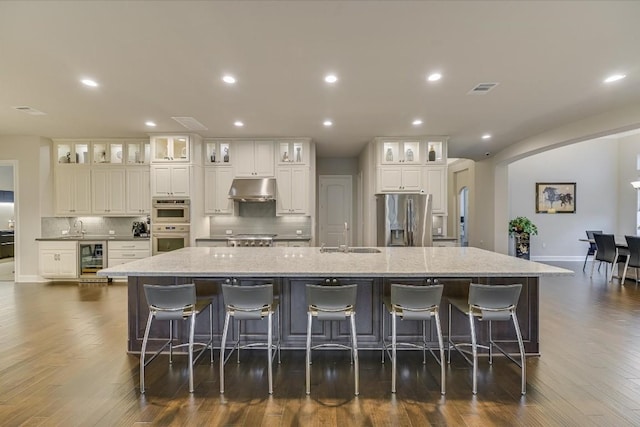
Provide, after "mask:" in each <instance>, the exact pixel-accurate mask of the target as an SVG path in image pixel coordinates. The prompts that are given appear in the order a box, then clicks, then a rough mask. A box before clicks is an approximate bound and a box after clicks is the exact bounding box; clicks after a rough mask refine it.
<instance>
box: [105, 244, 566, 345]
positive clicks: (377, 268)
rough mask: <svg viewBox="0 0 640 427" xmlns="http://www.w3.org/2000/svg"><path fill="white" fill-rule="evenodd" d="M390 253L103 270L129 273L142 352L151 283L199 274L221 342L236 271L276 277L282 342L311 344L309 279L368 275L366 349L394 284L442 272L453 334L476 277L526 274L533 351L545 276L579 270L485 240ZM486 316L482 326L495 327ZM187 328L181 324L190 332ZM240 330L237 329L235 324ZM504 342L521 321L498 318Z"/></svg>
mask: <svg viewBox="0 0 640 427" xmlns="http://www.w3.org/2000/svg"><path fill="white" fill-rule="evenodd" d="M378 249H379V250H380V253H373V254H369V253H367V254H360V253H349V254H345V253H328V254H327V253H320V251H319V248H193V247H191V248H184V249H180V250H178V251H174V252H169V253H166V254H162V255H157V256H153V257H150V258H146V259H143V260H138V261H134V262H131V263H128V264H123V265H119V266H116V267H112V268H109V269H105V270H102V271H100V272H99V273H98V274H99V275H108V274H113V275H115V274H117V275H127V276H129V283H128V286H129V291H128V295H129V301H128V313H129V339H128V351H129V352H134V353H135V352H139V351H140V348H141V343H142V337H143V334H144V327H145V322H146V319H147V315H148V309H147V303H146V300H145V297H144V292H143V284H145V283H151V284H162V285H174V284H181V283H191V282H193V283H195V284H196V289H197V292H198V295H199V296H200V297H203V298H212V300H213V310H214V313H213V315H214V334H215V335H216V336H217V340H216V338H215V337H214V343H215V344H216V345H219V342H220V336H221V331H222V325H223V319H224V305H223V299H222V294H221V286H220V285H221V284H222V283H224V282H225V281H227V280H234V279H235V280H236V281H237V283H239V284H240V285H252V284H259V283H273V284H274V291H275V294H276V295H277V297H278V299H279V303H280V308H279V310H280V316H281V331H282V337H281V338H282V339H281V343H282V348H284V349H303V348H304V347H305V337H306V319H307V317H306V310H307V307H306V302H305V285H306V284H308V283H315V284H318V283H325V281H326V279H330V280H331V281H332V282H333V280H334V279H336V280H337V283H340V284H352V283H356V284H358V300H357V307H356V312H357V314H356V326H357V333H358V346H359V348H361V349H380V348H381V347H382V338H383V334H384V335H385V338H388V336H389V327H388V326H389V324H390V322H389V319H385V323H386V324H385V330H384V332H383V312H384V311H383V304H382V298H383V295H385V294H387V293H388V292H389V289H390V284H391V283H405V284H426V283H427V280H428V279H438V281H439V283H442V284H444V295H443V299H442V302H441V306H440V313H441V316H442V328H443V333H444V334H445V336H446V335H448V334H449V330H448V318H449V315H448V303H447V298H448V297H454V296H455V297H466V296H467V294H468V287H469V283H471V282H474V283H482V284H489V285H501V284H513V283H522V285H523V289H522V294H521V296H520V301H519V303H518V309H517V313H518V318H519V321H520V327H521V329H522V335H523V338H524V341H525V349H526V352H527V353H528V354H531V355H536V354H539V353H540V347H539V335H538V331H539V328H538V323H539V322H538V321H539V319H538V313H539V307H538V302H539V298H538V292H539V287H538V285H539V280H541V278H542V279H544V276H555V275H570V274H573V273H572V272H571V271H569V270H565V269H562V268H558V267H553V266H549V265H545V264H540V263H536V262H531V261H525V260H521V259H517V258H514V257H509V256H506V255H501V254H497V253H494V252H489V251H485V250H482V249H477V248H457V247H455V248H454V247H451V248H446V247H440V248H378ZM207 317H208V316H202V318H201V319H199V321H198V323H197V325H196V336H197V337H199V338H201V339H202V340H204V338H205V336H207V335H208V319H207ZM452 320H453V322H452V331H451V334H452V337H453V338H454V339H455V340H468V339H469V324H468V319H467V318H465V317H464V316H463V315H461V314H459V313H456V312H454V318H453V319H452ZM162 323H164V322H158V323H157V324H154V326H153V329H152V331H151V337H152V339H151V341H150V344H149V345H150V348H151V349H153V348H154V347H156V346H157V345H158V344H159V343H160V341H161V340H163V339H166V338H167V337H168V328H167V326H166V325H163V324H162ZM262 323H265V322H261V323H251V322H247V323H246V325H243V327H242V330H241V335H242V337H245V338H247V339H260V338H262V337H259V336H258V335H259V334H262V333H264V332H265V330H264V329H265V328H266V324H265V325H263V324H262ZM485 323H486V322H481V324H480V325H479V326H480V328H485V327H486V325H485ZM398 327H399V330H398V337H399V340H421V339H422V329H421V325H420V324H419V323H418V322H399V324H398ZM427 328H428V329H429V330H427V333H426V336H427V340H428V341H431V342H433V343H435V342H436V341H437V337H436V334H435V331H434V327H433V325H429V323H427ZM185 332H186V329H185V328H184V327H183V326H178V334H179V335H180V336H182V337H183V338H184V335H185ZM313 333H314V343H318V344H319V343H321V342H323V341H328V340H331V341H336V340H337V341H343V342H344V343H345V344H346V343H348V340H349V330H348V326H347V324H346V323H344V324H341V323H338V322H326V323H324V324H314V330H313ZM230 334H231V335H232V336H231V337H230V339H235V337H236V334H237V331H236V330H235V328H234V330H233V331H230ZM487 334H488V330H487V329H480V330H479V338H480V339H482V340H484V339H486V338H487ZM493 336H494V339H495V340H496V341H502V342H503V346H504V347H505V348H506V349H508V350H509V351H514V352H515V351H516V350H517V344H516V343H515V342H514V340H515V332H514V331H513V329H512V325H510V324H508V323H507V322H497V323H496V324H494V326H493Z"/></svg>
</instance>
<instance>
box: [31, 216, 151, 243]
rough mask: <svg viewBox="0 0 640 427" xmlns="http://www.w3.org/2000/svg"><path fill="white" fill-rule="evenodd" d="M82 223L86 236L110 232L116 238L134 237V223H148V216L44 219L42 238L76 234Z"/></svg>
mask: <svg viewBox="0 0 640 427" xmlns="http://www.w3.org/2000/svg"><path fill="white" fill-rule="evenodd" d="M77 220H80V221H82V228H83V229H84V230H85V231H86V234H93V235H107V234H109V231H110V230H113V231H114V232H115V235H116V236H129V235H132V234H133V232H132V231H131V227H132V225H133V222H134V221H146V220H147V217H146V216H141V217H137V216H136V217H96V216H87V217H83V216H81V217H43V218H42V219H41V226H42V237H45V238H47V237H59V236H61V235H62V231H63V230H65V231H66V230H71V233H73V232H74V227H73V225H74V223H75V222H76V221H77Z"/></svg>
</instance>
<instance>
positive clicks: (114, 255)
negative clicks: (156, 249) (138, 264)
mask: <svg viewBox="0 0 640 427" xmlns="http://www.w3.org/2000/svg"><path fill="white" fill-rule="evenodd" d="M150 255H151V254H150V253H149V249H148V248H147V249H145V250H132V249H109V257H108V259H131V260H133V259H142V258H146V257H148V256H150Z"/></svg>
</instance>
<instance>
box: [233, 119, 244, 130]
mask: <svg viewBox="0 0 640 427" xmlns="http://www.w3.org/2000/svg"><path fill="white" fill-rule="evenodd" d="M233 125H234V126H236V127H239V128H241V127H242V126H244V123H242V122H241V121H240V120H236V121H235V122H233Z"/></svg>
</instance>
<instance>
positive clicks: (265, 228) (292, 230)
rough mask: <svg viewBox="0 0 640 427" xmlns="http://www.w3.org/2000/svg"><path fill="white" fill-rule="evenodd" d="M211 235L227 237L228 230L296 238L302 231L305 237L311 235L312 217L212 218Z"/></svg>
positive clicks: (210, 224) (237, 232)
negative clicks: (297, 231) (298, 232)
mask: <svg viewBox="0 0 640 427" xmlns="http://www.w3.org/2000/svg"><path fill="white" fill-rule="evenodd" d="M209 228H210V235H211V236H221V235H225V232H226V230H231V231H232V233H233V234H277V235H280V236H295V235H296V230H300V231H301V234H302V235H304V236H310V235H311V217H308V216H291V217H288V216H278V217H241V216H224V217H223V216H212V217H210V222H209Z"/></svg>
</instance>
